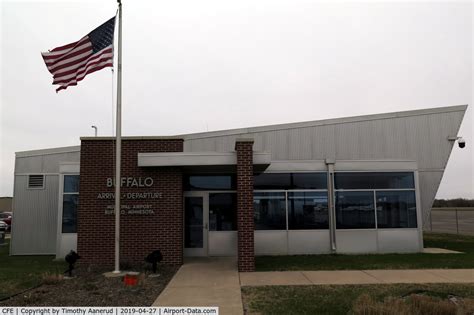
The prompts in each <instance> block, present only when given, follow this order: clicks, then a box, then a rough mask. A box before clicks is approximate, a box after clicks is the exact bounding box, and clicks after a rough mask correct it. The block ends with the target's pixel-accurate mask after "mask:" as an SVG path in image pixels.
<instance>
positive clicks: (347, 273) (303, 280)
mask: <svg viewBox="0 0 474 315" xmlns="http://www.w3.org/2000/svg"><path fill="white" fill-rule="evenodd" d="M240 283H241V286H262V285H316V284H383V283H474V269H416V270H334V271H270V272H245V273H240Z"/></svg>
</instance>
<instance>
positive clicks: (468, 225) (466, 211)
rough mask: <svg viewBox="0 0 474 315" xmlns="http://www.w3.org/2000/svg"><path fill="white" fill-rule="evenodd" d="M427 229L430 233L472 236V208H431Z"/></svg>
mask: <svg viewBox="0 0 474 315" xmlns="http://www.w3.org/2000/svg"><path fill="white" fill-rule="evenodd" d="M428 229H429V230H430V231H432V232H441V233H454V234H465V235H474V208H433V209H432V210H431V221H430V223H429V226H428Z"/></svg>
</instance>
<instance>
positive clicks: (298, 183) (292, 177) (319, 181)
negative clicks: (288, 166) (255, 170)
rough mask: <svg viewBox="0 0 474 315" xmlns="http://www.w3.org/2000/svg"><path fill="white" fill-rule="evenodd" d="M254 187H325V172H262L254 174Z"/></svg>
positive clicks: (284, 188)
mask: <svg viewBox="0 0 474 315" xmlns="http://www.w3.org/2000/svg"><path fill="white" fill-rule="evenodd" d="M254 189H283V190H286V189H327V174H326V173H262V174H258V175H255V176H254Z"/></svg>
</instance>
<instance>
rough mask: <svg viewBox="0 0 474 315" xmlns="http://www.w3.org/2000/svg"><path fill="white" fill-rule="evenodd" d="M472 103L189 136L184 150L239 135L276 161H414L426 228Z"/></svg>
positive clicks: (228, 146)
mask: <svg viewBox="0 0 474 315" xmlns="http://www.w3.org/2000/svg"><path fill="white" fill-rule="evenodd" d="M465 110H466V107H465V106H456V107H446V108H437V109H429V110H425V111H415V112H406V113H404V112H401V113H395V114H383V115H374V116H373V117H371V116H365V117H363V119H358V118H357V117H356V118H347V119H340V120H328V121H316V122H304V123H296V124H287V125H278V126H267V127H257V128H248V129H238V130H227V131H225V132H222V133H220V132H210V133H202V134H198V135H184V139H185V142H184V151H208V150H217V151H219V152H229V151H233V150H234V144H235V139H236V138H250V137H252V138H254V139H255V144H254V150H255V151H265V152H269V153H271V155H272V160H274V161H278V160H324V159H326V158H329V159H336V165H335V167H336V170H337V160H411V161H416V162H417V164H418V169H419V170H420V171H421V172H420V197H421V198H420V199H421V206H422V209H423V218H424V220H423V221H424V226H425V227H426V223H427V222H428V221H429V211H430V209H431V204H432V203H433V200H434V198H435V196H436V192H437V190H438V187H439V183H440V180H441V177H442V175H443V171H444V168H445V166H446V163H447V161H448V158H449V155H450V153H451V150H452V147H453V144H454V142H453V141H448V140H447V137H448V136H456V135H457V132H458V130H459V127H460V125H461V122H462V119H463V116H464V113H465Z"/></svg>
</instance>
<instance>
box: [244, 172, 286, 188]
mask: <svg viewBox="0 0 474 315" xmlns="http://www.w3.org/2000/svg"><path fill="white" fill-rule="evenodd" d="M253 188H254V189H290V188H291V174H289V173H262V174H259V175H255V176H254V177H253Z"/></svg>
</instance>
